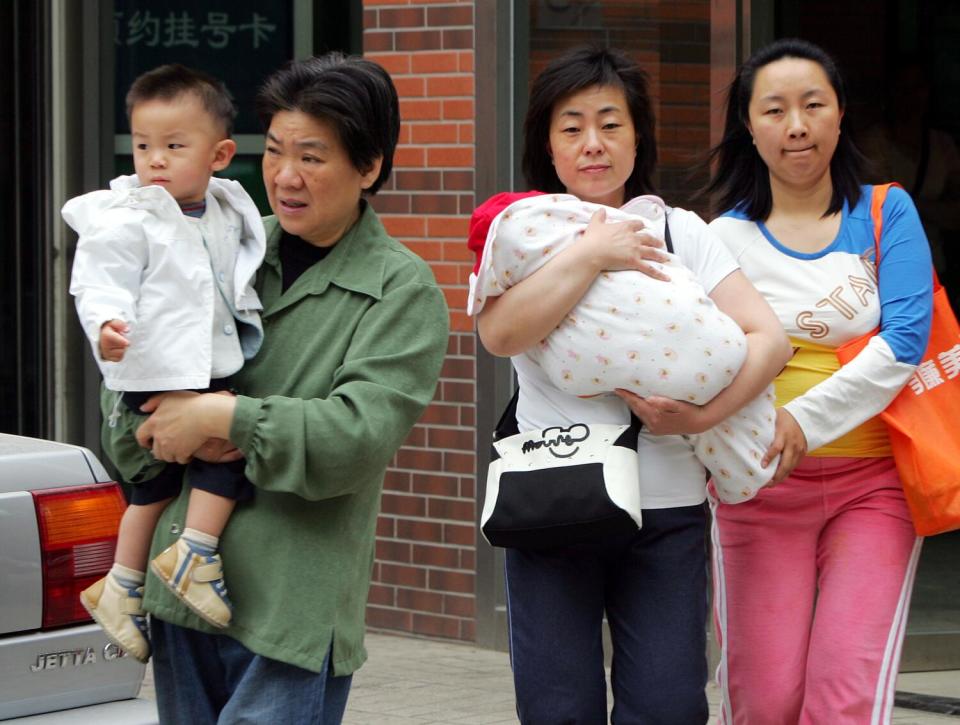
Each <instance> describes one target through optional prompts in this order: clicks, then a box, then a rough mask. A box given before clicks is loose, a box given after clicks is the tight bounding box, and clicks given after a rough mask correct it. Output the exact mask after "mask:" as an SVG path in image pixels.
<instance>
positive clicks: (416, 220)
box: [363, 0, 476, 640]
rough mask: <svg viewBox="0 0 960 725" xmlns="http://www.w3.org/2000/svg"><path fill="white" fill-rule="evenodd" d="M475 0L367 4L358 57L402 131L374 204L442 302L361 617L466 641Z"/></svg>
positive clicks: (470, 617)
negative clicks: (436, 348) (391, 100)
mask: <svg viewBox="0 0 960 725" xmlns="http://www.w3.org/2000/svg"><path fill="white" fill-rule="evenodd" d="M473 27H474V7H473V2H472V1H469V0H468V1H466V2H456V1H452V0H442V1H438V2H430V1H429V0H419V1H418V0H364V12H363V47H364V55H365V56H366V57H367V58H369V59H371V60H374V61H376V62H378V63H380V64H381V65H382V66H384V68H386V69H387V70H388V71H389V72H390V74H391V76H392V77H393V80H394V83H395V84H396V86H397V91H398V92H399V94H400V114H401V118H402V121H403V123H402V127H401V130H400V145H399V147H398V148H397V153H396V155H395V156H394V167H393V175H392V177H391V180H390V182H389V183H388V184H387V185H385V186H384V187H383V188H382V189H381V190H380V192H379V193H378V194H377V196H376V197H375V198H374V200H373V204H374V207H375V208H376V210H377V211H378V212H379V213H380V215H381V218H382V219H383V222H384V224H385V225H386V228H387V230H388V231H389V232H390V233H391V234H392V235H393V236H395V237H396V238H397V239H399V240H401V241H402V242H404V243H405V244H406V245H407V246H408V247H410V249H412V250H413V251H415V252H416V253H417V254H419V255H420V256H421V257H423V258H424V259H425V260H427V262H429V263H430V266H431V267H432V268H433V272H434V274H435V275H436V278H437V281H438V282H439V283H440V285H441V286H442V288H443V290H444V293H445V294H446V297H447V303H448V305H449V306H450V325H451V335H450V343H449V346H448V348H447V357H446V361H445V363H444V366H443V371H442V372H441V377H440V384H439V386H438V387H437V394H436V397H435V399H434V401H433V403H432V404H431V405H430V407H429V408H428V409H427V411H426V413H425V415H424V416H423V418H422V419H421V420H420V422H419V423H418V424H417V425H416V427H415V428H414V430H413V432H412V433H411V435H410V437H409V438H408V439H407V441H406V443H405V444H404V446H403V447H402V448H401V449H400V451H399V452H398V454H397V456H396V458H395V459H394V462H393V465H392V466H391V468H390V469H389V470H388V472H387V479H386V483H385V487H384V494H383V509H382V513H381V515H380V519H379V521H378V524H377V551H376V562H375V564H374V570H373V585H372V588H371V591H370V599H369V603H368V607H367V623H368V624H369V625H370V626H373V627H380V628H386V629H394V630H402V631H406V632H412V633H417V634H425V635H431V636H440V637H450V638H454V639H465V640H472V639H474V579H475V571H476V565H475V561H476V547H475V528H474V521H475V508H476V507H475V501H474V499H475V485H476V477H475V468H476V461H475V458H476V456H475V454H474V451H475V438H476V431H475V405H474V401H475V397H476V365H475V360H474V334H473V325H472V322H471V321H470V319H469V318H468V317H467V316H466V313H465V311H464V304H465V300H466V284H467V279H468V277H469V274H470V269H471V267H472V259H471V255H470V254H469V253H468V251H467V248H466V244H465V239H466V234H467V223H468V220H469V218H470V212H471V211H472V210H473V205H474V198H473V189H474V147H473V134H474V75H473V35H474V32H473Z"/></svg>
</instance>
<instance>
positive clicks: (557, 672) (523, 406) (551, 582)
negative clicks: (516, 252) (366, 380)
mask: <svg viewBox="0 0 960 725" xmlns="http://www.w3.org/2000/svg"><path fill="white" fill-rule="evenodd" d="M655 163H656V148H655V146H654V117H653V112H652V108H651V104H650V99H649V95H648V92H647V85H646V80H645V76H644V74H643V72H642V71H641V69H640V68H639V67H638V66H637V65H636V64H635V63H634V62H633V61H632V60H630V59H629V58H628V57H627V56H625V55H623V54H621V53H618V52H616V51H611V50H605V49H594V48H583V49H577V50H575V51H572V52H569V53H567V54H565V55H564V56H562V57H560V58H557V59H556V60H555V61H554V62H552V63H551V64H550V65H548V66H547V67H546V69H545V70H544V71H543V72H542V73H541V75H540V76H539V77H538V78H537V79H536V81H535V82H534V84H533V87H532V89H531V97H530V105H529V111H528V113H527V118H526V122H525V137H524V158H523V168H524V173H525V175H526V177H527V181H528V183H529V184H530V185H531V187H533V188H535V189H539V190H541V191H544V192H547V193H548V194H551V195H572V196H573V197H574V201H577V200H579V201H580V202H585V203H587V205H603V206H604V207H611V208H612V209H613V210H616V209H619V208H620V207H622V206H624V205H625V204H626V203H627V202H629V201H630V200H631V199H633V198H634V197H637V196H639V195H642V194H649V193H651V192H652V191H653V185H652V182H651V176H652V173H653V169H654V166H655ZM557 198H558V199H559V201H560V202H569V201H570V200H569V199H567V198H566V196H564V197H563V198H560V197H559V196H558V197H557ZM524 201H526V200H524ZM532 202H536V199H533V200H532ZM532 202H531V203H532ZM545 203H548V204H549V203H553V200H552V199H551V198H548V200H547V201H546V202H545ZM589 208H590V209H594V207H592V206H591V207H589ZM531 210H532V211H534V212H535V211H536V206H533V207H527V208H526V211H527V212H530V211H531ZM664 211H665V212H666V213H665V214H664V215H663V216H664V217H665V219H666V224H668V225H669V230H670V234H671V237H672V242H673V251H674V255H668V254H667V252H666V251H665V249H664V244H663V241H662V236H663V235H662V233H661V231H660V229H659V224H645V223H644V222H643V221H642V220H641V219H639V218H623V220H620V221H614V222H612V223H608V222H607V220H606V213H605V212H604V211H603V210H597V211H595V212H592V213H591V214H592V215H591V216H588V217H586V218H584V219H583V221H584V222H586V225H585V226H583V225H581V227H580V229H581V231H582V234H580V235H578V236H577V238H576V241H575V242H574V243H571V244H569V245H568V246H566V247H565V248H564V249H562V250H561V251H558V252H557V253H555V254H553V255H552V256H551V257H550V258H549V261H547V262H546V263H545V264H543V265H542V266H541V267H540V268H539V269H537V270H536V271H534V272H533V273H532V274H530V275H529V276H527V277H526V278H525V279H523V280H522V281H521V282H519V283H517V284H514V285H513V286H510V287H509V288H507V289H503V290H502V291H501V290H491V289H486V290H483V295H482V297H483V301H482V304H481V305H478V306H477V307H478V308H479V307H480V306H482V309H480V310H479V312H478V314H477V324H478V330H479V333H480V337H481V340H482V342H483V344H484V346H485V347H486V348H487V349H488V350H489V351H490V352H491V353H493V354H495V355H502V356H508V355H509V356H511V357H512V360H513V365H514V368H515V370H516V372H517V376H518V380H519V393H520V395H519V400H518V405H517V420H518V423H519V427H520V429H521V430H532V429H535V428H546V427H548V426H552V425H564V426H569V425H571V424H572V423H575V422H588V423H611V424H624V423H626V422H627V421H628V418H629V409H628V406H627V403H629V405H630V407H631V408H632V409H633V410H634V411H635V412H636V414H637V415H638V417H639V418H640V419H641V421H642V422H643V423H644V430H643V432H641V435H640V441H639V444H638V449H639V450H638V454H639V468H640V480H639V482H638V486H639V488H640V496H641V501H642V505H643V527H642V528H641V529H640V530H638V531H636V532H634V533H632V534H630V535H624V536H623V537H620V538H616V537H611V538H610V539H609V540H605V541H603V542H602V543H600V544H589V545H586V544H585V545H578V546H569V547H564V548H561V549H555V550H548V551H536V552H535V551H527V550H520V549H508V550H507V552H506V585H507V600H508V615H509V625H510V649H511V662H512V666H513V672H514V684H515V688H516V693H517V711H518V714H519V716H520V720H521V721H522V722H524V723H546V722H576V723H602V722H606V718H607V706H606V682H605V672H604V666H603V652H602V644H601V632H602V628H601V625H602V621H603V618H604V616H606V618H607V621H608V623H609V626H610V634H611V639H612V643H613V664H612V675H611V677H612V691H613V697H614V704H613V721H614V722H658V723H677V724H678V725H680V724H682V725H691V724H692V723H698V722H701V723H702V722H705V721H706V720H707V717H708V709H707V702H706V697H705V695H704V687H705V685H706V679H707V671H706V670H707V668H706V659H705V631H706V602H707V596H706V561H705V552H704V545H703V536H704V526H705V522H706V512H705V507H704V501H705V498H706V491H705V478H706V476H705V469H704V466H703V465H702V464H701V462H700V461H699V460H698V458H697V457H696V456H695V454H694V450H693V446H692V444H691V443H690V442H689V441H688V440H686V439H685V438H684V437H683V436H682V435H681V434H701V433H704V432H705V431H707V430H709V429H712V428H714V427H715V426H717V425H718V424H721V422H722V421H724V420H725V419H727V418H729V417H730V416H731V415H733V414H734V413H735V412H736V411H738V410H739V409H741V408H742V407H743V406H745V405H747V404H748V403H750V402H751V401H753V400H754V399H756V398H757V397H758V396H760V395H761V394H762V393H763V392H764V391H765V389H766V388H767V386H768V385H769V383H770V381H771V380H772V379H773V377H774V376H775V375H776V374H777V373H778V372H779V370H780V369H781V368H782V367H783V365H784V364H785V362H786V361H787V359H788V358H789V356H790V349H789V346H788V343H787V339H786V337H785V335H784V333H783V330H782V328H781V327H780V324H779V322H778V321H777V319H776V317H775V315H774V314H773V312H772V310H771V309H770V307H769V306H768V305H767V304H766V303H765V302H764V300H763V298H762V297H760V295H759V294H758V293H757V292H756V290H755V289H754V288H753V287H752V286H751V285H750V283H749V282H748V281H747V279H746V278H745V277H744V276H743V274H742V273H741V272H740V271H739V270H738V267H737V263H736V262H735V261H734V259H733V258H732V257H731V255H730V254H729V252H728V251H727V250H726V249H725V247H724V246H723V244H722V243H721V242H720V241H719V240H717V239H716V237H715V236H714V235H713V233H712V232H710V230H709V229H708V228H707V226H706V224H705V223H704V222H703V221H701V220H700V219H699V218H698V217H697V216H696V215H695V214H693V213H691V212H688V211H684V210H682V209H665V210H664ZM487 212H488V213H487V215H486V220H487V221H488V222H489V221H490V220H491V219H492V217H491V216H490V214H489V210H487ZM654 214H655V212H654ZM483 216H484V215H483V214H481V215H480V218H483ZM610 216H611V219H613V218H617V219H620V217H619V216H618V214H617V213H616V212H612V213H611V214H610ZM648 221H649V220H648ZM474 231H476V230H474ZM481 235H482V236H485V234H483V230H481ZM683 267H685V268H687V269H689V270H690V271H691V272H692V274H693V276H695V277H696V280H697V281H698V283H699V285H701V286H702V288H703V289H704V290H705V291H706V294H707V295H708V296H709V298H710V300H711V303H712V305H715V307H716V308H717V309H718V310H719V311H720V312H722V313H725V314H726V315H728V316H729V317H730V318H732V319H733V320H734V321H735V322H736V323H737V325H738V326H739V327H740V328H741V329H742V331H743V333H745V337H744V344H745V347H746V354H745V356H744V357H743V360H742V364H741V365H740V367H739V371H738V372H737V373H736V374H735V375H734V376H732V380H730V381H729V384H727V385H726V387H725V388H723V389H722V390H721V391H720V392H719V393H717V394H716V395H715V396H714V397H712V398H711V399H709V400H708V401H703V404H702V405H698V404H695V403H692V402H678V401H672V400H671V401H667V400H665V399H660V398H641V397H638V396H637V395H635V394H633V393H631V392H628V391H627V390H620V391H618V393H617V395H613V394H612V393H613V392H614V391H613V390H612V389H611V390H607V391H603V392H606V393H610V394H607V395H598V396H593V397H589V398H585V397H578V395H576V394H574V393H572V392H566V391H564V390H561V389H560V387H558V386H557V385H555V384H554V383H553V382H551V379H550V378H549V377H548V376H547V374H546V373H545V372H544V368H543V367H541V365H540V364H539V363H538V353H537V351H536V347H537V346H538V343H540V341H541V340H544V339H545V338H547V337H548V336H549V335H550V334H551V332H552V331H554V330H555V329H556V328H557V327H558V326H559V325H560V324H561V323H562V322H563V321H564V320H565V318H567V316H568V314H569V313H570V312H571V310H572V309H573V308H574V307H575V306H576V305H577V304H578V303H579V302H580V301H581V298H583V297H584V295H585V294H586V293H587V291H588V290H589V289H590V288H591V287H592V286H593V284H594V282H595V281H597V279H598V277H601V275H604V274H605V273H607V272H613V271H618V270H627V271H630V270H632V271H637V272H642V273H645V274H646V275H648V276H649V277H650V278H652V279H653V280H659V281H660V282H661V283H662V284H672V282H670V281H669V280H670V279H671V278H672V277H679V276H680V275H681V274H682V273H683ZM480 271H481V273H482V270H480ZM612 276H615V275H612ZM475 287H476V285H475ZM474 291H476V290H474ZM497 292H499V294H497ZM678 349H679V347H678ZM618 396H619V397H618ZM625 401H626V403H625ZM771 435H772V431H771ZM770 474H771V475H772V466H771V469H770Z"/></svg>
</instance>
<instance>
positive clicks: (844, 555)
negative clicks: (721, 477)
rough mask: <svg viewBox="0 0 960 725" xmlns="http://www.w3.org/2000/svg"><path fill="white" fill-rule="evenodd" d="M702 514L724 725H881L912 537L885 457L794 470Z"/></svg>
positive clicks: (912, 556)
mask: <svg viewBox="0 0 960 725" xmlns="http://www.w3.org/2000/svg"><path fill="white" fill-rule="evenodd" d="M711 508H712V509H713V514H714V521H713V530H712V537H713V554H714V559H713V585H714V617H715V624H716V628H717V636H718V639H719V641H720V644H721V647H722V655H721V661H720V666H719V668H718V671H717V680H718V683H719V685H720V688H721V691H722V696H723V702H722V708H721V712H720V718H719V722H720V723H722V724H723V725H741V724H743V725H747V724H749V725H798V723H799V724H800V725H844V724H853V723H856V724H857V725H861V724H863V725H866V724H867V723H869V724H871V725H873V724H874V723H889V722H890V716H891V712H892V709H893V695H894V684H895V681H896V676H897V669H898V666H899V662H900V649H901V645H902V643H903V635H904V631H905V629H906V623H907V612H908V610H909V608H910V592H911V589H912V587H913V580H914V576H915V574H916V568H917V560H918V559H919V557H920V546H921V543H922V541H923V540H922V539H921V538H920V537H918V536H917V535H916V534H915V533H914V530H913V525H912V523H911V521H910V514H909V512H908V510H907V505H906V502H905V501H904V497H903V490H902V488H901V486H900V480H899V478H898V477H897V472H896V469H895V467H894V463H893V459H892V458H814V457H809V456H808V457H807V458H804V459H803V460H802V461H801V462H800V464H799V465H798V466H797V467H796V469H794V471H793V474H792V475H791V476H790V477H789V478H788V479H787V480H785V481H783V482H782V483H780V484H778V485H776V486H773V487H770V488H765V489H763V490H761V491H760V493H759V495H758V496H757V497H756V498H755V499H753V500H751V501H748V502H746V503H742V504H737V505H727V504H718V502H717V501H716V498H715V497H713V496H711Z"/></svg>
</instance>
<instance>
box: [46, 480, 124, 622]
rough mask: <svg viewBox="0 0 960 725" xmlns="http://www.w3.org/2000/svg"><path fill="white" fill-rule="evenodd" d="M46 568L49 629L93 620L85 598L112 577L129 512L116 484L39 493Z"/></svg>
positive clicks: (55, 489)
mask: <svg viewBox="0 0 960 725" xmlns="http://www.w3.org/2000/svg"><path fill="white" fill-rule="evenodd" d="M32 493H33V501H34V505H35V506H36V509H37V523H38V524H39V527H40V554H41V559H42V565H43V627H44V628H47V627H59V626H62V625H65V624H74V623H76V622H82V621H85V620H89V619H90V617H89V615H88V614H87V611H86V610H85V609H84V608H83V605H82V604H80V599H79V597H80V592H81V591H83V590H84V589H86V588H87V587H88V586H90V585H91V584H92V583H93V582H95V581H96V580H97V579H99V578H100V577H102V576H103V575H104V574H106V573H107V571H109V569H110V566H111V565H112V564H113V555H114V551H115V550H116V548H117V530H118V528H119V526H120V517H121V516H123V511H124V509H125V508H126V502H125V501H124V498H123V492H122V491H121V490H120V486H118V485H117V484H116V483H98V484H92V485H89V486H70V487H69V488H51V489H46V490H41V491H33V492H32Z"/></svg>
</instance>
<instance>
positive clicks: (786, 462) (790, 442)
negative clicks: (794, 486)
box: [760, 408, 807, 483]
mask: <svg viewBox="0 0 960 725" xmlns="http://www.w3.org/2000/svg"><path fill="white" fill-rule="evenodd" d="M777 454H780V463H779V464H777V470H776V471H774V474H773V478H771V479H770V483H780V481H782V480H783V479H785V478H786V477H787V476H789V475H790V473H791V472H792V471H793V469H794V468H795V467H796V465H797V464H798V463H799V462H800V460H801V459H802V458H803V457H804V456H805V455H807V436H806V435H804V432H803V428H801V427H800V424H799V423H797V419H796V418H794V417H793V416H792V415H790V413H788V412H787V410H786V408H777V422H776V427H775V429H774V434H773V443H771V444H770V447H769V448H768V449H767V452H766V453H765V454H764V456H763V460H761V461H760V465H761V466H762V467H764V468H766V467H767V466H768V465H769V464H770V461H772V460H773V459H774V458H776V456H777Z"/></svg>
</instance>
